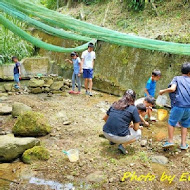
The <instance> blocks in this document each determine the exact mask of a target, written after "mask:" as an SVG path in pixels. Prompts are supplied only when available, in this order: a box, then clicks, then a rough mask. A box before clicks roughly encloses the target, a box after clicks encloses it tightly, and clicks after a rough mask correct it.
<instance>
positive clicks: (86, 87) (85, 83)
mask: <svg viewBox="0 0 190 190" xmlns="http://www.w3.org/2000/svg"><path fill="white" fill-rule="evenodd" d="M84 86H85V89H86V91H88V79H85V81H84Z"/></svg>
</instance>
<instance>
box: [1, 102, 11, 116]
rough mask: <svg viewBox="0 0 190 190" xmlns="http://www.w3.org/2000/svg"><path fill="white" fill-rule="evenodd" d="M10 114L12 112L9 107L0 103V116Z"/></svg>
mask: <svg viewBox="0 0 190 190" xmlns="http://www.w3.org/2000/svg"><path fill="white" fill-rule="evenodd" d="M11 112H12V107H10V106H9V105H7V104H1V103H0V115H8V114H11Z"/></svg>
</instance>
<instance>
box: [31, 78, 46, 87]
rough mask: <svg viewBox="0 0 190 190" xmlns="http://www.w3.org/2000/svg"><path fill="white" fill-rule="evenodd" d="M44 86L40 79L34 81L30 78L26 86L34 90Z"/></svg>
mask: <svg viewBox="0 0 190 190" xmlns="http://www.w3.org/2000/svg"><path fill="white" fill-rule="evenodd" d="M43 85H44V80H42V79H35V78H32V79H31V80H30V81H29V82H28V86H29V87H32V88H36V87H42V86H43Z"/></svg>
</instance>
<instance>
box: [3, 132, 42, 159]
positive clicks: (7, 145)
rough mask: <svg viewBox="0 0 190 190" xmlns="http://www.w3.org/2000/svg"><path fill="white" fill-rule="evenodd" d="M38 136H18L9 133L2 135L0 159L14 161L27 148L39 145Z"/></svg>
mask: <svg viewBox="0 0 190 190" xmlns="http://www.w3.org/2000/svg"><path fill="white" fill-rule="evenodd" d="M39 144H40V141H39V140H38V139H36V138H16V137H12V136H8V135H2V136H0V161H1V162H2V161H3V162H4V161H12V160H14V159H15V158H18V157H19V156H20V155H21V154H22V153H23V152H24V151H25V150H27V149H30V148H32V147H34V146H36V145H39Z"/></svg>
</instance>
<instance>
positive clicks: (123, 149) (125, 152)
mask: <svg viewBox="0 0 190 190" xmlns="http://www.w3.org/2000/svg"><path fill="white" fill-rule="evenodd" d="M118 150H120V151H121V153H123V154H127V153H128V152H127V151H126V150H125V148H124V147H123V145H122V144H120V145H119V146H118Z"/></svg>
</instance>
